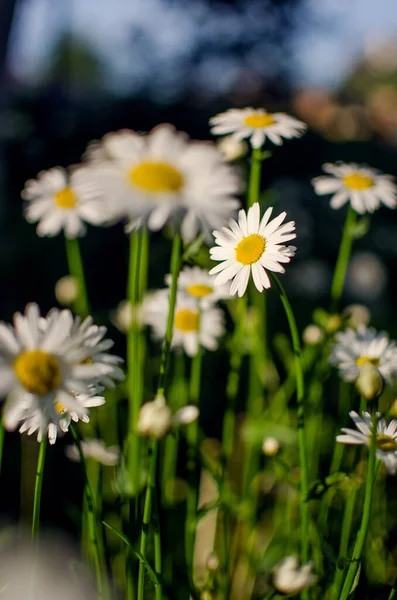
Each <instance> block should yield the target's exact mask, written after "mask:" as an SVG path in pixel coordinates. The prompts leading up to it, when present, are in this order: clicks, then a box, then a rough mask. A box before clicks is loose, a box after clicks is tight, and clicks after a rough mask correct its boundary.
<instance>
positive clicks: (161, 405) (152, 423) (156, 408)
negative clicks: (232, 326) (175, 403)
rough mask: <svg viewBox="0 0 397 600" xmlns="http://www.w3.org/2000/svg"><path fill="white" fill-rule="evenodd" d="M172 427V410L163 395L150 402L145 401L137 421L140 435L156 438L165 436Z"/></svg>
mask: <svg viewBox="0 0 397 600" xmlns="http://www.w3.org/2000/svg"><path fill="white" fill-rule="evenodd" d="M171 427H172V412H171V409H170V408H169V407H168V406H167V403H166V401H165V398H164V396H158V397H157V398H155V399H154V400H153V401H152V402H146V404H144V405H143V406H142V408H141V411H140V413H139V419H138V423H137V431H138V433H139V434H140V435H144V436H147V437H152V438H155V439H157V440H159V439H161V438H163V437H165V436H166V435H167V433H168V432H169V431H170V429H171Z"/></svg>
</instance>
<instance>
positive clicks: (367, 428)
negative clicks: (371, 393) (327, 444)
mask: <svg viewBox="0 0 397 600" xmlns="http://www.w3.org/2000/svg"><path fill="white" fill-rule="evenodd" d="M349 415H350V417H351V418H352V420H353V423H354V425H355V426H356V429H348V428H342V431H343V434H344V435H338V436H337V437H336V441H337V442H339V443H341V444H358V445H361V446H370V445H371V438H372V431H373V423H372V419H371V415H370V414H369V413H368V412H363V413H362V416H361V417H360V416H359V415H358V414H357V413H356V412H354V411H353V410H352V411H351V412H350V413H349ZM376 457H377V458H378V460H381V461H382V462H383V463H384V464H385V467H386V469H387V471H388V472H389V473H390V474H392V475H395V473H396V472H397V420H396V419H393V420H392V421H390V423H389V424H388V425H387V424H386V421H385V419H384V418H383V417H382V416H381V415H380V414H379V413H378V423H377V429H376Z"/></svg>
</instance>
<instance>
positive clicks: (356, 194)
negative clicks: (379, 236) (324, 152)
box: [312, 162, 397, 215]
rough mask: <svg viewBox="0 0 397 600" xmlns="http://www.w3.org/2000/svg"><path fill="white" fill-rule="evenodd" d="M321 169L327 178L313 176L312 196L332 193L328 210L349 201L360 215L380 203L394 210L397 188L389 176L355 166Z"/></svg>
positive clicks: (368, 168)
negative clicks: (313, 194)
mask: <svg viewBox="0 0 397 600" xmlns="http://www.w3.org/2000/svg"><path fill="white" fill-rule="evenodd" d="M323 169H324V171H325V172H326V173H328V174H329V175H321V176H320V177H315V178H314V179H312V183H313V185H314V189H315V192H316V194H319V195H320V196H323V195H325V194H333V196H332V198H331V207H332V208H335V209H337V208H340V207H341V206H343V205H344V204H346V203H347V202H350V204H351V206H352V207H353V208H354V210H355V211H356V212H357V213H359V214H360V215H362V214H364V213H373V212H374V211H375V210H377V209H378V208H379V207H380V205H381V204H384V205H385V206H388V207H389V208H396V206H397V185H396V183H395V180H394V177H392V176H391V175H383V174H382V173H381V172H380V171H378V170H376V169H371V168H370V167H366V166H362V165H357V164H355V163H349V164H345V163H342V162H339V163H336V164H330V163H327V164H325V165H323Z"/></svg>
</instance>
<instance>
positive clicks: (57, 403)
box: [55, 402, 65, 415]
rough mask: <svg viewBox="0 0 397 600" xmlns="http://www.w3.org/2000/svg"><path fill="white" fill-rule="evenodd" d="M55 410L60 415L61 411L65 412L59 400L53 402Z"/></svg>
mask: <svg viewBox="0 0 397 600" xmlns="http://www.w3.org/2000/svg"><path fill="white" fill-rule="evenodd" d="M55 410H56V411H57V413H58V414H60V415H61V414H62V413H63V412H65V406H64V405H63V404H61V403H60V402H55Z"/></svg>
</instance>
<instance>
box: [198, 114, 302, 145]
mask: <svg viewBox="0 0 397 600" xmlns="http://www.w3.org/2000/svg"><path fill="white" fill-rule="evenodd" d="M210 125H212V126H213V127H212V129H211V133H213V134H215V135H225V134H228V133H230V134H231V135H232V136H233V138H234V139H235V140H236V141H240V140H242V139H244V138H250V142H251V146H252V147H253V148H260V147H261V146H263V144H264V143H265V140H266V138H268V139H269V140H270V141H271V142H273V144H276V145H277V146H281V144H282V143H283V139H282V138H286V139H291V138H297V137H300V136H301V135H303V133H304V132H305V130H306V129H307V125H306V124H305V123H303V122H302V121H299V120H298V119H295V118H294V117H291V116H290V115H287V114H286V113H270V112H267V111H266V110H264V109H263V108H229V110H227V111H226V112H224V113H220V114H219V115H216V116H215V117H212V118H211V119H210Z"/></svg>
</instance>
